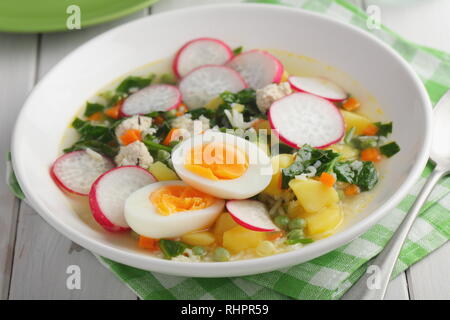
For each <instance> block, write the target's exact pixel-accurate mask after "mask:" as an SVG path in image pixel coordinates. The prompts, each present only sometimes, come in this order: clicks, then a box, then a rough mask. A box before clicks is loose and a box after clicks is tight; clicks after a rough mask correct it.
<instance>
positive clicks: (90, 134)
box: [72, 118, 114, 143]
mask: <svg viewBox="0 0 450 320" xmlns="http://www.w3.org/2000/svg"><path fill="white" fill-rule="evenodd" d="M72 127H74V128H75V129H76V130H77V131H78V133H79V134H80V135H81V138H80V140H97V141H100V142H105V143H107V142H111V141H114V134H113V132H112V130H111V128H108V127H105V126H97V125H92V124H90V123H89V122H88V121H83V120H81V119H80V118H75V120H74V121H73V122H72Z"/></svg>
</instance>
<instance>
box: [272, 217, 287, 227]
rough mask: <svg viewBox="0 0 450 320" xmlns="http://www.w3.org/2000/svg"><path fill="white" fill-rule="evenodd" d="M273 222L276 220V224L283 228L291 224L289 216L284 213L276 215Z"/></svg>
mask: <svg viewBox="0 0 450 320" xmlns="http://www.w3.org/2000/svg"><path fill="white" fill-rule="evenodd" d="M273 222H275V224H276V225H277V226H278V227H280V228H281V229H284V228H286V227H287V226H288V224H289V218H288V217H286V216H283V215H279V216H276V217H275V219H274V220H273Z"/></svg>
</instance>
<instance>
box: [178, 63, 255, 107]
mask: <svg viewBox="0 0 450 320" xmlns="http://www.w3.org/2000/svg"><path fill="white" fill-rule="evenodd" d="M219 81H221V82H219ZM179 88H180V91H181V94H182V96H183V102H184V103H185V104H186V105H187V107H188V109H198V108H201V107H203V106H204V105H205V104H206V103H208V102H209V101H210V100H211V99H213V98H216V97H217V96H218V95H219V94H221V93H222V92H224V91H230V92H233V93H236V92H238V91H241V90H243V89H245V88H247V83H246V82H245V81H244V79H243V78H242V77H241V75H240V74H239V73H238V72H236V71H235V70H233V69H231V68H228V67H226V66H217V65H206V66H201V67H198V68H196V69H194V70H192V71H191V72H189V73H188V74H187V75H186V76H185V77H184V78H183V79H182V80H181V82H180V84H179Z"/></svg>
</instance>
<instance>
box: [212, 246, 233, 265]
mask: <svg viewBox="0 0 450 320" xmlns="http://www.w3.org/2000/svg"><path fill="white" fill-rule="evenodd" d="M228 260H230V253H229V252H228V250H227V249H225V248H221V247H219V248H216V250H214V261H217V262H225V261H228Z"/></svg>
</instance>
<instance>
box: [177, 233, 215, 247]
mask: <svg viewBox="0 0 450 320" xmlns="http://www.w3.org/2000/svg"><path fill="white" fill-rule="evenodd" d="M181 241H183V242H185V243H187V244H190V245H191V246H210V245H212V244H213V243H214V242H216V237H215V236H214V234H213V233H212V232H209V231H200V232H190V233H186V234H185V235H183V236H182V237H181Z"/></svg>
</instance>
